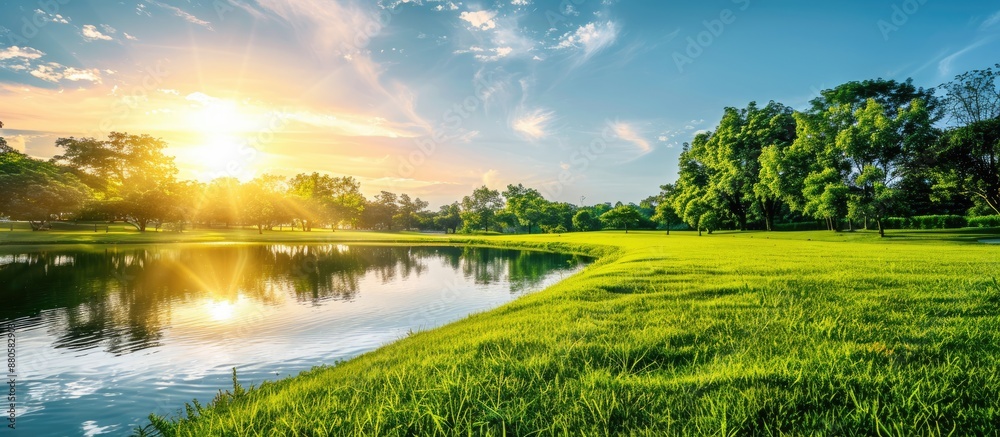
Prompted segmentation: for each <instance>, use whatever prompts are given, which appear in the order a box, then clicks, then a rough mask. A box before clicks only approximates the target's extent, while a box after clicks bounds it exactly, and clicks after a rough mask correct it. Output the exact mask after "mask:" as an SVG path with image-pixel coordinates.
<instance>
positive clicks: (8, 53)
mask: <svg viewBox="0 0 1000 437" xmlns="http://www.w3.org/2000/svg"><path fill="white" fill-rule="evenodd" d="M42 56H45V52H43V51H41V50H37V49H33V48H31V47H18V46H10V47H7V48H5V49H2V50H0V61H3V60H5V59H17V58H20V59H38V58H41V57H42Z"/></svg>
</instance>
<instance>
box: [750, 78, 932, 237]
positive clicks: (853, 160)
mask: <svg viewBox="0 0 1000 437" xmlns="http://www.w3.org/2000/svg"><path fill="white" fill-rule="evenodd" d="M812 106H813V108H812V110H811V111H810V112H808V113H796V114H794V117H795V120H796V138H795V141H794V142H793V143H792V144H791V145H790V146H789V147H787V148H780V147H775V148H771V149H768V150H766V151H765V153H763V154H762V156H761V161H762V172H761V174H762V181H763V182H764V184H765V185H764V187H763V188H762V190H766V191H770V192H771V193H772V194H774V195H779V196H781V197H782V198H783V199H784V200H785V201H786V203H787V204H788V205H789V207H790V208H792V210H794V211H798V212H802V213H804V214H807V215H810V216H813V217H815V218H817V219H823V220H826V222H827V226H828V228H829V229H831V230H836V229H837V228H838V221H839V219H840V218H844V217H848V218H852V219H853V218H863V219H864V220H865V222H866V223H867V222H868V219H870V218H871V219H875V222H876V223H877V224H881V218H882V217H884V216H885V215H886V214H888V213H890V212H891V211H893V210H894V209H895V204H896V203H897V202H896V198H897V195H898V191H895V186H896V185H897V184H898V183H899V182H900V181H901V180H903V179H904V178H906V177H913V176H914V175H916V174H917V173H918V171H919V165H918V164H917V161H918V159H917V158H918V156H919V151H920V150H923V149H926V148H927V147H928V146H929V145H930V144H932V143H933V138H934V136H935V132H934V129H933V124H934V123H935V122H937V121H938V120H939V119H940V117H941V114H940V110H939V109H938V107H939V101H938V99H937V98H936V97H935V96H934V90H933V89H931V90H924V89H923V88H916V87H914V86H913V85H912V83H911V81H910V80H907V81H906V82H902V83H900V82H896V81H886V80H882V79H876V80H869V81H864V82H849V83H846V84H843V85H841V86H838V87H836V88H834V89H832V90H826V91H823V92H822V93H821V96H820V97H818V98H816V99H814V100H813V102H812ZM848 225H849V226H851V227H852V229H853V220H848Z"/></svg>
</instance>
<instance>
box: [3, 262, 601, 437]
mask: <svg viewBox="0 0 1000 437" xmlns="http://www.w3.org/2000/svg"><path fill="white" fill-rule="evenodd" d="M16 250H17V249H11V248H0V302H2V308H0V320H2V321H3V326H7V324H8V322H11V321H13V322H14V324H15V325H16V332H15V335H16V345H17V357H16V358H17V375H18V377H17V378H16V379H17V383H16V387H17V401H18V405H17V409H16V410H17V422H16V425H17V430H16V432H13V433H12V432H9V431H11V430H10V429H7V427H6V425H7V423H6V421H4V424H3V432H0V434H2V435H14V434H16V435H32V436H45V435H96V434H102V433H109V434H113V435H121V434H128V433H129V432H130V431H131V430H132V429H133V428H135V427H136V426H140V425H144V424H146V416H148V414H149V413H151V412H156V413H158V414H173V413H176V412H177V410H178V409H179V408H180V407H181V406H183V403H184V402H189V401H191V399H193V398H197V399H198V400H200V401H202V402H205V401H208V400H210V399H211V398H212V397H213V396H214V395H215V394H216V393H218V391H219V390H220V389H229V388H231V386H232V382H231V372H232V368H233V367H236V368H237V372H238V374H239V378H240V382H241V383H242V384H243V385H244V386H249V385H250V384H255V385H256V384H260V382H262V381H264V380H273V379H278V378H283V377H287V376H290V375H295V374H297V373H299V372H300V371H302V370H306V369H309V368H311V367H312V366H314V365H319V364H324V363H333V362H334V361H336V360H338V359H344V358H349V357H352V356H355V355H358V354H360V353H362V352H365V351H369V350H372V349H374V348H377V347H378V346H380V345H383V344H386V343H388V342H391V341H394V340H397V339H399V338H402V337H404V336H406V335H407V333H408V332H409V331H411V330H413V331H416V330H421V329H428V328H431V327H435V326H440V325H442V324H445V323H447V322H450V321H454V320H457V319H460V318H462V317H464V316H466V315H468V314H470V313H473V312H478V311H483V310H486V309H489V308H493V307H496V306H498V305H500V304H502V303H505V302H508V301H510V300H512V299H514V298H516V297H517V296H519V295H522V294H524V293H527V292H531V291H535V290H539V289H542V288H544V287H546V286H548V285H550V284H553V283H555V282H557V281H559V280H561V279H562V278H564V277H566V276H567V275H569V274H572V273H574V272H576V271H577V270H578V269H580V268H581V267H582V265H583V263H584V262H585V261H584V260H583V259H580V258H577V257H572V256H565V255H556V254H546V253H537V252H519V251H511V250H497V249H480V248H454V247H412V248H408V247H378V246H343V245H172V246H143V247H127V246H126V247H113V248H107V249H105V248H99V249H82V248H57V249H33V250H30V251H23V252H17V251H16ZM4 334H6V331H4ZM4 410H6V408H4Z"/></svg>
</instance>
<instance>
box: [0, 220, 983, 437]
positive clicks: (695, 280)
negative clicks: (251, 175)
mask: <svg viewBox="0 0 1000 437" xmlns="http://www.w3.org/2000/svg"><path fill="white" fill-rule="evenodd" d="M327 233H328V234H330V235H331V237H329V238H337V239H341V240H342V241H374V240H378V241H384V242H396V241H398V242H402V241H411V242H412V241H422V242H427V243H442V242H456V243H478V244H488V245H497V246H510V247H523V248H536V249H547V250H558V251H576V252H584V253H589V254H592V255H595V256H598V257H599V260H598V261H597V262H595V263H594V264H592V265H591V266H589V267H587V268H586V269H585V270H584V271H583V272H581V273H579V274H578V275H576V276H574V277H572V278H570V279H568V280H565V281H563V282H562V283H560V284H557V285H555V286H553V287H551V288H549V289H547V290H544V291H542V292H539V293H536V294H532V295H529V296H526V297H523V298H521V299H519V300H517V301H515V302H512V303H510V304H508V305H505V306H503V307H500V308H498V309H495V310H493V311H489V312H486V313H481V314H477V315H474V316H472V317H469V318H467V319H465V320H462V321H459V322H456V323H453V324H450V325H447V326H444V327H442V328H438V329H434V330H431V331H426V332H419V333H415V334H413V335H411V336H409V337H407V338H405V339H402V340H400V341H397V342H395V343H392V344H389V345H387V346H385V347H382V348H380V349H378V350H375V351H373V352H370V353H367V354H364V355H361V356H359V357H357V358H354V359H352V360H349V361H346V362H343V363H339V364H337V365H335V366H332V367H319V368H316V369H314V370H312V371H310V372H306V373H303V374H301V375H300V376H297V377H295V378H291V379H287V380H282V381H278V382H275V383H265V384H263V385H262V386H260V387H256V388H254V389H252V390H249V391H242V390H236V389H234V390H232V391H230V392H229V394H227V395H224V396H221V397H219V398H218V399H216V400H215V401H214V402H213V403H212V404H211V405H210V406H206V407H200V406H196V405H194V404H192V405H191V406H189V407H190V409H189V410H188V411H187V412H186V413H181V407H182V406H180V405H179V406H178V414H179V415H178V416H174V417H170V418H168V419H170V420H169V421H163V420H158V421H157V425H158V428H160V431H162V432H163V433H164V434H167V435H191V436H203V435H295V436H300V435H311V436H322V435H379V436H384V435H684V434H689V435H706V434H707V435H744V434H760V435H779V434H790V435H984V434H990V435H993V434H995V433H996V429H997V427H998V425H1000V400H998V399H1000V282H998V281H1000V246H997V245H986V244H979V243H976V241H977V240H979V239H984V238H998V233H997V231H996V230H992V231H990V230H981V229H977V230H959V231H950V232H942V231H936V232H934V231H930V232H928V231H924V232H920V231H906V232H904V231H895V232H891V233H889V234H888V236H889V237H890V238H886V239H879V238H877V235H874V234H873V233H865V232H857V233H853V234H835V233H832V232H796V233H763V232H758V233H717V234H715V235H710V236H704V237H697V236H695V235H694V234H692V233H686V232H680V233H678V232H674V233H672V235H670V236H667V235H665V234H664V233H663V232H631V233H629V234H627V235H626V234H624V233H622V232H597V233H574V234H563V235H561V236H558V235H531V236H528V235H520V236H498V237H463V236H454V237H453V236H448V237H445V236H443V235H440V236H421V235H412V234H377V233H364V232H327ZM22 234H23V235H28V236H26V237H22V236H21V235H22ZM33 234H35V235H39V234H45V235H40V236H34V237H30V236H31V235H33ZM309 234H310V233H303V232H287V233H278V232H275V233H265V235H264V236H263V238H262V239H261V241H263V240H264V239H266V240H268V241H307V240H310V239H312V240H317V241H325V240H323V239H324V238H327V237H325V236H323V237H317V232H315V231H314V232H313V233H312V234H313V235H309ZM334 235H335V236H336V237H332V236H334ZM19 238H23V239H22V240H18V239H19ZM32 238H33V239H32ZM88 238H89V240H90V241H84V240H87V239H88ZM255 238H258V236H257V235H256V232H250V231H229V232H224V231H218V232H208V231H195V232H187V233H184V234H148V235H145V236H136V233H134V232H132V233H129V234H128V235H125V234H122V235H112V234H108V235H107V236H106V235H104V234H87V235H84V234H83V233H79V232H76V233H74V232H55V231H53V232H49V233H31V232H20V233H19V232H13V233H9V234H8V233H5V232H0V242H3V243H6V244H11V243H13V242H16V241H22V242H24V241H29V240H30V241H33V242H36V243H65V242H76V243H80V242H97V243H107V242H110V241H115V242H119V243H121V242H146V241H154V240H158V241H175V240H183V241H219V240H222V239H229V240H233V239H248V240H254V239H255ZM78 239H79V240H78ZM0 250H3V249H2V248H0ZM237 371H238V369H237ZM202 401H207V400H204V399H203V400H202ZM146 431H154V430H153V429H152V428H148V429H147V430H146Z"/></svg>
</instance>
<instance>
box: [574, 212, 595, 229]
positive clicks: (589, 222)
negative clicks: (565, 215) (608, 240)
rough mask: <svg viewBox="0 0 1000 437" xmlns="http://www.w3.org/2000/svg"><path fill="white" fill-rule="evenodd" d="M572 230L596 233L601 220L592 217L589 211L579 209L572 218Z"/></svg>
mask: <svg viewBox="0 0 1000 437" xmlns="http://www.w3.org/2000/svg"><path fill="white" fill-rule="evenodd" d="M573 229H576V230H577V231H583V232H586V231H598V230H600V229H601V220H600V219H598V218H597V217H594V214H593V213H591V212H590V210H589V209H581V210H579V211H577V212H576V215H574V216H573Z"/></svg>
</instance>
